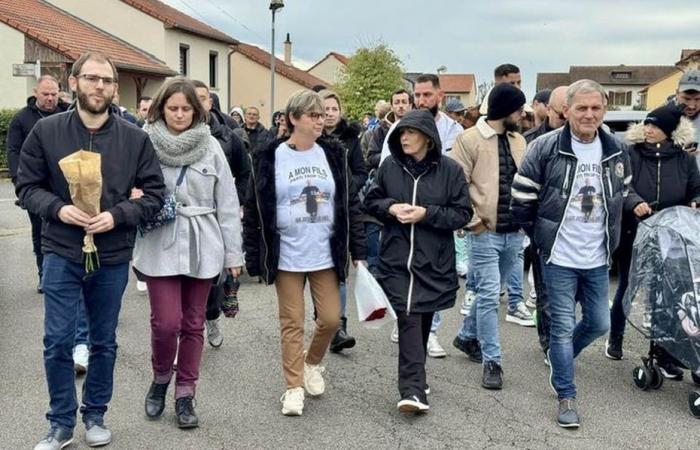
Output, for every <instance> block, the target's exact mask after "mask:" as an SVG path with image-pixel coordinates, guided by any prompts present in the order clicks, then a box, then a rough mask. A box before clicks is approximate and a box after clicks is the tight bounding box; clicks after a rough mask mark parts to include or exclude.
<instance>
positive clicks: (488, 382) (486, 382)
mask: <svg viewBox="0 0 700 450" xmlns="http://www.w3.org/2000/svg"><path fill="white" fill-rule="evenodd" d="M481 385H482V386H483V387H485V388H486V389H495V390H498V389H502V388H503V369H501V366H499V365H498V363H497V362H495V361H487V362H486V364H484V376H483V377H482V378H481Z"/></svg>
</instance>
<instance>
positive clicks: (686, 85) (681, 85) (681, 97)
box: [676, 70, 700, 166]
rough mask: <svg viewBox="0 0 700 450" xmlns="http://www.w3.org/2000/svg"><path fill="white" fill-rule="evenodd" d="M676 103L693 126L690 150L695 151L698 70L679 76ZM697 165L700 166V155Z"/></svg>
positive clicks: (699, 113) (699, 121) (699, 122)
mask: <svg viewBox="0 0 700 450" xmlns="http://www.w3.org/2000/svg"><path fill="white" fill-rule="evenodd" d="M676 103H677V104H678V105H682V106H683V115H684V116H686V117H687V118H688V119H690V121H691V122H693V126H694V127H695V145H694V146H693V147H691V148H690V149H688V150H690V151H693V152H697V147H698V142H700V70H689V71H688V72H686V73H685V74H683V76H682V77H681V80H680V81H679V82H678V90H677V91H676ZM696 157H697V158H698V166H700V155H697V154H696Z"/></svg>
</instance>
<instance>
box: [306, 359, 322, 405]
mask: <svg viewBox="0 0 700 450" xmlns="http://www.w3.org/2000/svg"><path fill="white" fill-rule="evenodd" d="M325 371H326V368H325V367H323V366H321V365H319V364H316V365H314V364H307V363H306V361H304V388H305V389H306V392H307V393H308V394H309V395H313V396H317V395H321V394H323V393H324V392H325V391H326V382H325V381H323V375H322V374H323V372H325Z"/></svg>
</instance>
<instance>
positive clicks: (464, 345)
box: [452, 336, 482, 363]
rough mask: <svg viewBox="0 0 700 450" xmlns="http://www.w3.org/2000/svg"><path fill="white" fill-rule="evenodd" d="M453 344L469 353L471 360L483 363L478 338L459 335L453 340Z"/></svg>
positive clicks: (468, 356)
mask: <svg viewBox="0 0 700 450" xmlns="http://www.w3.org/2000/svg"><path fill="white" fill-rule="evenodd" d="M452 345H453V346H454V347H455V348H456V349H458V350H459V351H461V352H464V354H466V355H467V358H469V361H472V362H475V363H481V361H482V357H481V346H480V345H479V340H478V339H461V338H460V337H459V336H457V337H456V338H455V340H454V341H452Z"/></svg>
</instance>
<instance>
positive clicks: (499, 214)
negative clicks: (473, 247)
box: [496, 133, 520, 233]
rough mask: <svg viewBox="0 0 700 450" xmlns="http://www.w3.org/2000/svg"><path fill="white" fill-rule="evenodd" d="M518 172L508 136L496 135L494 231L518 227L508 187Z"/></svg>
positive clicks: (504, 230)
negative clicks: (496, 191) (496, 184)
mask: <svg viewBox="0 0 700 450" xmlns="http://www.w3.org/2000/svg"><path fill="white" fill-rule="evenodd" d="M517 172H518V166H516V165H515V160H514V159H513V155H512V154H511V152H510V145H509V144H508V136H507V135H506V134H505V133H504V134H502V135H499V136H498V203H497V205H496V232H497V233H514V232H516V231H518V230H519V229H520V227H519V226H518V225H517V224H516V223H515V221H514V220H513V214H511V212H510V187H511V186H512V185H513V177H515V174H516V173H517Z"/></svg>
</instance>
